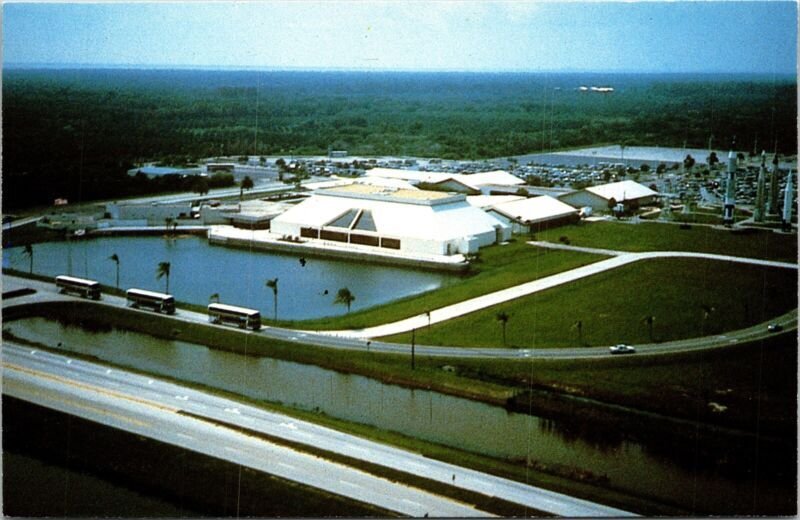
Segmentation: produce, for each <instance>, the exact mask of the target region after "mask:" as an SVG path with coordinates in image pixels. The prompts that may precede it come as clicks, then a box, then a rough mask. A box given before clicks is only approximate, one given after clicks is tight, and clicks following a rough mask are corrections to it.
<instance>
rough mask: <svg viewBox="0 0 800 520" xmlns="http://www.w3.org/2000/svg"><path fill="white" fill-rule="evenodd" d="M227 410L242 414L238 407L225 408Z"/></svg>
mask: <svg viewBox="0 0 800 520" xmlns="http://www.w3.org/2000/svg"><path fill="white" fill-rule="evenodd" d="M225 411H226V412H228V413H235V414H236V415H240V414H241V412H240V411H239V409H238V408H225Z"/></svg>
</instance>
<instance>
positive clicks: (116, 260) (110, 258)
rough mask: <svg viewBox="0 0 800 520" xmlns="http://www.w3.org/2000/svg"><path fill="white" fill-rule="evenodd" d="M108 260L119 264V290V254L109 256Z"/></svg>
mask: <svg viewBox="0 0 800 520" xmlns="http://www.w3.org/2000/svg"><path fill="white" fill-rule="evenodd" d="M108 259H109V260H111V261H112V262H114V263H115V264H117V289H119V256H118V255H117V253H114V254H113V255H111V256H109V257H108Z"/></svg>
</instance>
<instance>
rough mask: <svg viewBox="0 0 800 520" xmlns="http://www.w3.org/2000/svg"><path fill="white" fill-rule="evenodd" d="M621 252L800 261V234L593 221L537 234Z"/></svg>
mask: <svg viewBox="0 0 800 520" xmlns="http://www.w3.org/2000/svg"><path fill="white" fill-rule="evenodd" d="M561 237H567V238H568V239H569V243H570V245H573V246H581V247H598V248H603V249H616V250H619V251H635V252H640V251H694V252H698V253H715V254H721V255H734V256H743V257H748V258H763V259H768V260H780V261H784V262H796V261H797V235H783V234H778V233H773V232H771V231H760V230H755V229H742V230H735V231H725V230H720V229H714V228H710V227H707V226H698V227H692V228H691V229H681V228H680V226H677V225H674V224H661V223H657V222H642V223H640V224H636V225H634V224H628V223H621V222H592V223H583V224H574V225H570V226H564V227H560V228H556V229H550V230H547V231H542V232H540V233H537V234H536V240H543V241H547V242H559V240H560V238H561Z"/></svg>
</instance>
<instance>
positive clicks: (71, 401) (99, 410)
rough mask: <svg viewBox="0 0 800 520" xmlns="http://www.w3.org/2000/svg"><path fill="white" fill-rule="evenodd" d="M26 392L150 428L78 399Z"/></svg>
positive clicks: (136, 420)
mask: <svg viewBox="0 0 800 520" xmlns="http://www.w3.org/2000/svg"><path fill="white" fill-rule="evenodd" d="M6 384H8V379H6ZM12 384H13V383H12ZM26 392H27V393H28V395H32V396H38V397H41V398H42V399H44V400H46V401H47V400H49V401H54V402H58V403H63V404H65V405H67V406H70V407H72V408H77V409H79V410H86V411H89V412H93V413H95V414H100V415H107V416H108V417H112V418H114V419H117V420H118V421H122V422H127V423H130V424H134V425H136V426H139V427H141V428H150V427H151V426H152V424H151V423H148V422H144V421H140V420H138V419H134V418H132V417H128V416H127V415H120V414H118V413H115V412H112V411H110V410H106V409H104V408H98V407H96V406H91V405H88V404H82V403H79V402H78V401H75V400H74V399H67V398H66V397H60V396H51V395H47V394H45V393H44V392H40V391H38V390H32V389H28V390H26Z"/></svg>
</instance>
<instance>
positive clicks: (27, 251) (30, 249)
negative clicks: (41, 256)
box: [22, 244, 33, 274]
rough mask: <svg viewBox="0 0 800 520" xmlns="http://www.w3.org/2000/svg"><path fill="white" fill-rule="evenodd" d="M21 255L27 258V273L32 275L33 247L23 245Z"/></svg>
mask: <svg viewBox="0 0 800 520" xmlns="http://www.w3.org/2000/svg"><path fill="white" fill-rule="evenodd" d="M22 254H24V255H25V256H27V257H28V273H29V274H33V246H32V245H30V244H25V249H23V251H22Z"/></svg>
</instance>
